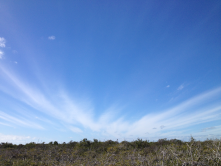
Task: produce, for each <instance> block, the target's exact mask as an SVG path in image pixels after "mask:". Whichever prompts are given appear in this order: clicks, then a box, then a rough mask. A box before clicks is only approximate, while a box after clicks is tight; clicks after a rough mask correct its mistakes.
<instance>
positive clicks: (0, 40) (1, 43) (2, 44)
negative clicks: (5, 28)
mask: <svg viewBox="0 0 221 166" xmlns="http://www.w3.org/2000/svg"><path fill="white" fill-rule="evenodd" d="M5 43H6V41H5V38H4V37H0V47H5Z"/></svg>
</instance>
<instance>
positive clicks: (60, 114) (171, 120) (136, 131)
mask: <svg viewBox="0 0 221 166" xmlns="http://www.w3.org/2000/svg"><path fill="white" fill-rule="evenodd" d="M0 70H1V71H2V72H3V73H4V75H5V79H6V80H7V81H8V82H10V84H11V86H12V87H13V88H12V89H16V90H17V91H18V92H19V93H13V92H12V91H10V90H8V91H7V92H6V93H8V94H10V95H11V96H13V97H14V98H16V99H17V100H19V101H21V102H23V103H25V104H27V105H29V106H31V107H32V108H34V109H36V110H38V111H40V112H42V113H45V114H47V115H49V116H50V117H53V118H55V119H58V120H59V121H61V122H62V123H63V124H64V126H66V128H68V129H69V130H71V131H73V132H75V133H84V130H87V129H89V130H90V131H95V132H98V133H100V134H102V135H106V136H110V137H115V138H116V137H119V136H125V137H130V136H131V135H133V136H134V137H142V136H146V135H147V134H146V133H147V132H148V136H154V135H156V134H158V135H160V134H163V133H165V132H166V131H167V133H170V131H176V130H180V129H183V128H185V127H187V126H191V125H195V124H200V123H205V122H209V121H213V120H219V119H221V116H220V112H221V103H220V102H217V99H220V97H221V87H218V88H216V89H213V90H210V91H207V92H205V93H202V94H199V95H198V96H195V97H193V98H190V99H188V100H186V101H184V102H182V103H180V104H179V105H177V106H175V107H172V108H169V109H166V110H162V111H160V112H158V113H149V114H146V115H145V116H143V117H141V118H140V119H139V120H137V121H134V122H129V121H127V120H125V119H124V118H123V117H118V118H116V116H115V115H116V112H117V110H118V109H119V108H116V107H110V108H109V109H107V111H104V112H103V114H101V115H100V117H98V118H96V119H98V120H95V118H94V116H93V112H94V108H93V107H92V106H91V104H89V103H90V102H85V101H84V102H82V103H84V104H79V103H76V102H75V101H74V100H73V99H72V98H71V97H70V96H69V95H68V94H67V93H65V91H64V90H61V91H59V92H57V94H56V96H57V97H56V98H54V99H53V100H52V99H51V98H48V97H47V96H46V95H45V94H44V91H43V90H41V89H35V88H34V87H33V86H32V87H31V86H30V85H28V84H27V83H25V82H24V81H22V80H21V79H20V78H18V77H16V76H15V75H14V74H12V73H11V72H9V71H8V70H7V69H6V68H4V67H1V66H0ZM2 90H3V89H2ZM51 96H54V94H51ZM211 99H213V100H214V102H213V100H212V101H211ZM208 102H209V103H208ZM205 103H208V105H207V107H204V104H205ZM0 118H2V119H4V120H6V121H8V122H10V123H13V122H16V123H18V124H21V125H28V124H27V121H21V120H20V119H18V118H14V117H12V116H10V115H7V114H5V113H4V112H0ZM31 125H33V124H31ZM35 126H36V127H37V125H35ZM153 128H155V129H153Z"/></svg>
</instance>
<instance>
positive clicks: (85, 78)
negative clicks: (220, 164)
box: [0, 0, 221, 144]
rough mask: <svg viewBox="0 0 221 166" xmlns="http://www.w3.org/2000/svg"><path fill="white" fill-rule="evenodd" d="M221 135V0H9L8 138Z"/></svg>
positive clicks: (3, 24) (3, 54) (4, 44)
mask: <svg viewBox="0 0 221 166" xmlns="http://www.w3.org/2000/svg"><path fill="white" fill-rule="evenodd" d="M190 136H193V137H194V138H196V139H198V140H205V139H207V138H208V139H211V138H212V139H213V138H220V137H221V1H219V0H210V1H208V0H201V1H196V0H185V1H176V0H168V1H163V0H146V1H145V0H143V1H132V0H120V1H119V0H106V1H102V0H93V1H91V0H84V1H79V0H66V1H62V0H48V1H45V0H38V1H36V0H20V1H13V0H0V142H11V143H15V144H20V143H22V144H25V143H29V142H38V143H41V142H50V141H58V142H59V143H63V142H69V141H70V140H73V141H80V140H82V139H84V138H87V139H88V140H93V139H98V140H101V141H105V140H110V139H111V140H114V141H116V140H118V141H123V140H126V141H133V140H136V139H137V138H140V139H143V140H150V141H157V140H158V139H162V138H167V139H180V140H189V138H190Z"/></svg>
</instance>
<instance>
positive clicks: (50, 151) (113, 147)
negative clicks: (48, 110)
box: [0, 137, 221, 166]
mask: <svg viewBox="0 0 221 166" xmlns="http://www.w3.org/2000/svg"><path fill="white" fill-rule="evenodd" d="M220 142H221V140H218V139H216V140H208V139H207V140H206V141H203V142H201V141H196V140H195V139H194V138H193V137H192V138H191V140H190V141H189V142H183V141H181V140H177V139H171V140H167V139H166V138H165V139H159V140H158V141H157V142H149V141H147V140H142V139H139V138H138V139H137V140H135V141H132V142H128V141H122V142H120V143H119V142H117V141H112V140H107V141H104V142H101V141H98V140H97V139H94V140H93V141H90V140H87V139H86V138H85V139H83V140H82V141H80V142H74V141H70V142H68V143H65V142H64V143H62V144H59V143H58V142H57V141H54V142H49V143H48V144H45V143H44V142H43V143H35V142H30V143H27V144H25V145H21V144H20V145H14V144H12V143H7V142H6V143H1V144H0V165H5V166H7V165H8V166H11V165H14V166H21V165H23V166H38V165H39V166H40V165H41V166H42V165H44V166H52V165H67V166H69V165H147V166H153V165H163V166H167V165H168V166H170V165H171V166H172V165H183V166H185V165H217V166H220V165H221V145H220Z"/></svg>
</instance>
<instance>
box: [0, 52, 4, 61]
mask: <svg viewBox="0 0 221 166" xmlns="http://www.w3.org/2000/svg"><path fill="white" fill-rule="evenodd" d="M3 55H4V52H3V51H1V50H0V59H3Z"/></svg>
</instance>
